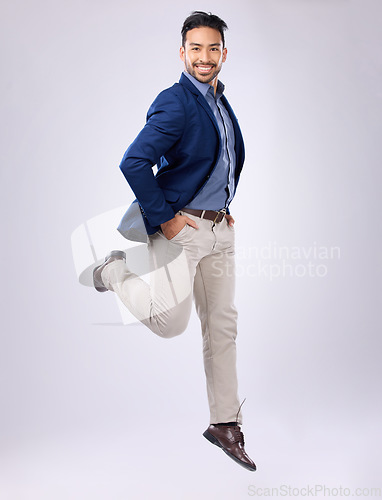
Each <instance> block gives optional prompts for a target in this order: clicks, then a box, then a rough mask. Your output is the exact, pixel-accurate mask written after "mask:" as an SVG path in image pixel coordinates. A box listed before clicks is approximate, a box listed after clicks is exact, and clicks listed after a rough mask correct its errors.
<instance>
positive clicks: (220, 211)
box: [213, 208, 226, 224]
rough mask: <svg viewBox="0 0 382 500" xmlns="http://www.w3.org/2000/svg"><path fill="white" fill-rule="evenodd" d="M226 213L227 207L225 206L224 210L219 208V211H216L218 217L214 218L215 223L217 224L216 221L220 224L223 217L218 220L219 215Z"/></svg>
mask: <svg viewBox="0 0 382 500" xmlns="http://www.w3.org/2000/svg"><path fill="white" fill-rule="evenodd" d="M225 213H226V209H225V208H223V210H219V211H218V212H217V213H216V217H215V219H214V220H213V223H214V224H215V223H217V224H219V223H220V222H221V221H222V220H223V219H221V220H220V221H219V222H216V220H217V218H218V217H219V215H220V214H225Z"/></svg>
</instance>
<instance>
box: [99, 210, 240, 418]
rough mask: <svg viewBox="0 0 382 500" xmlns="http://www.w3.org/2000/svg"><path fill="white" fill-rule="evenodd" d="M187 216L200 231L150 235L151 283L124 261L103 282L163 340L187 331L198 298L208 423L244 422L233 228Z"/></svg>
mask: <svg viewBox="0 0 382 500" xmlns="http://www.w3.org/2000/svg"><path fill="white" fill-rule="evenodd" d="M179 213H180V214H183V212H179ZM184 215H187V217H190V218H191V219H193V220H195V222H196V223H197V225H198V229H195V228H193V227H192V226H189V225H186V226H185V227H184V228H183V229H182V230H181V231H180V232H179V233H178V234H177V235H176V236H174V238H172V239H171V240H168V239H167V238H166V237H165V236H164V234H163V233H162V232H161V231H158V232H157V233H155V234H154V235H152V236H149V241H148V250H149V259H150V270H151V272H150V276H149V278H150V279H149V282H147V281H145V280H143V279H142V278H140V277H139V276H137V275H136V274H133V273H132V272H130V271H129V269H128V263H127V264H125V263H124V262H123V261H122V260H116V261H114V262H111V263H110V264H108V265H107V266H106V267H105V269H104V270H103V271H102V280H103V282H104V284H105V286H106V287H107V288H109V289H110V290H113V291H114V292H115V293H117V295H118V296H119V298H120V299H121V301H122V302H123V303H124V304H125V306H126V307H127V308H128V309H129V311H130V312H131V313H132V314H133V315H134V316H135V317H136V318H137V319H138V320H139V321H141V322H142V323H143V324H144V325H146V326H147V327H148V328H150V330H152V331H153V332H154V333H156V334H157V335H159V336H161V337H165V338H170V337H174V336H176V335H179V334H181V333H182V332H183V331H184V330H185V329H186V327H187V324H188V321H189V317H190V313H191V307H192V298H193V297H194V301H195V307H196V311H197V313H198V316H199V318H200V321H201V327H202V335H203V356H204V368H205V373H206V381H207V394H208V402H209V407H210V423H219V422H232V421H236V420H237V421H238V422H239V423H241V413H240V412H239V414H238V411H239V406H240V403H239V399H238V394H237V375H236V343H235V340H236V335H237V311H236V308H235V306H234V293H235V256H234V253H235V251H234V246H235V241H234V240H235V234H234V233H235V230H234V229H233V228H232V227H230V226H229V225H228V223H227V220H226V219H223V221H222V222H220V223H218V224H214V223H213V222H212V221H209V220H206V219H200V218H199V217H196V216H193V215H190V214H188V213H184Z"/></svg>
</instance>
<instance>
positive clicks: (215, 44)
mask: <svg viewBox="0 0 382 500" xmlns="http://www.w3.org/2000/svg"><path fill="white" fill-rule="evenodd" d="M190 45H197V46H198V47H201V46H202V44H201V43H195V42H191V43H190ZM220 45H221V42H220V43H210V44H209V45H208V46H209V47H220Z"/></svg>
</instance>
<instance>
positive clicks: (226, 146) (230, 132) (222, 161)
mask: <svg viewBox="0 0 382 500" xmlns="http://www.w3.org/2000/svg"><path fill="white" fill-rule="evenodd" d="M183 73H184V75H185V76H187V78H189V79H190V81H191V82H192V83H193V84H194V85H195V87H196V88H197V89H198V90H199V92H200V93H201V94H202V95H203V97H204V98H205V99H206V101H207V102H208V104H209V106H210V108H211V110H212V112H213V114H214V116H215V118H216V121H217V124H218V126H219V131H220V138H221V143H222V148H221V152H220V156H219V158H218V161H217V164H216V166H215V169H214V171H213V172H212V174H211V176H210V178H209V179H208V181H207V182H206V184H205V185H204V187H203V189H202V190H201V191H200V192H199V193H198V194H197V195H196V197H195V198H194V199H193V200H192V201H191V202H190V203H189V204H188V205H186V207H184V208H193V209H198V210H221V209H223V208H226V207H228V205H229V204H230V202H231V200H232V198H233V195H234V190H235V178H234V172H235V165H236V155H235V132H234V128H233V125H232V121H231V118H230V116H229V114H228V111H227V110H226V108H225V106H224V105H223V103H222V102H221V99H220V98H221V96H222V95H223V92H224V85H223V84H222V82H220V81H219V82H218V86H217V90H216V95H214V88H213V87H212V85H210V84H209V83H202V82H199V81H198V80H197V79H196V78H194V77H193V76H192V75H190V74H189V73H187V72H186V71H184V72H183Z"/></svg>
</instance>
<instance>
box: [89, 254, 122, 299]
mask: <svg viewBox="0 0 382 500" xmlns="http://www.w3.org/2000/svg"><path fill="white" fill-rule="evenodd" d="M118 259H121V260H124V261H125V262H126V254H125V252H122V251H121V250H113V251H112V252H110V253H109V254H108V255H106V257H105V262H104V263H103V264H101V265H100V266H97V267H95V268H94V269H93V284H94V288H95V289H96V290H97V292H107V291H108V288H106V287H105V284H104V282H103V281H102V277H101V273H102V271H103V270H104V269H105V266H107V265H108V264H110V262H113V260H118Z"/></svg>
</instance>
